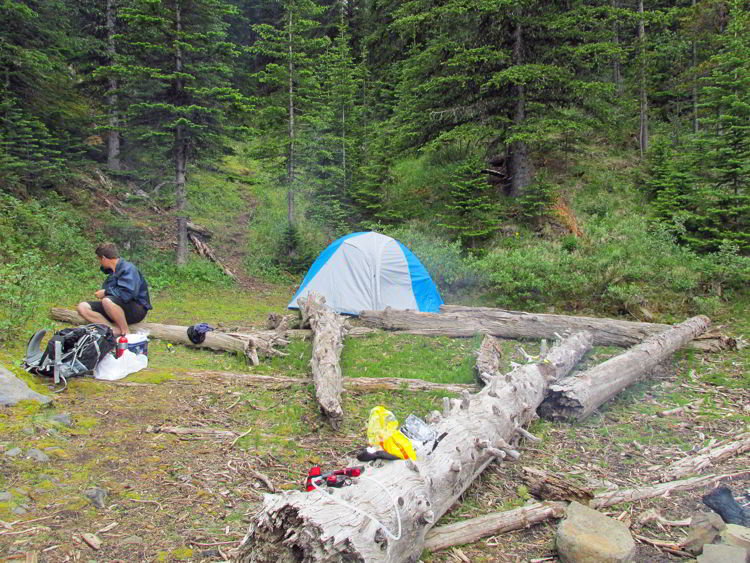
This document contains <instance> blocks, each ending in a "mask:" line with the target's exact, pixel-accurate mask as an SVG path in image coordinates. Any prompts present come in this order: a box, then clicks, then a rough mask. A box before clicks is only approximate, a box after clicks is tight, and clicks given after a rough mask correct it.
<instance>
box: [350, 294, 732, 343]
mask: <svg viewBox="0 0 750 563" xmlns="http://www.w3.org/2000/svg"><path fill="white" fill-rule="evenodd" d="M440 309H441V311H442V312H441V313H419V312H415V311H410V310H408V311H401V310H395V309H386V310H384V311H362V312H361V313H360V314H359V319H360V322H361V323H362V324H364V325H365V326H369V327H372V328H380V329H383V330H397V331H402V332H405V333H408V334H421V335H425V336H451V337H456V338H462V337H467V338H468V337H471V336H474V335H475V334H491V335H492V336H497V337H499V338H511V339H524V338H528V339H540V338H547V339H550V340H552V339H555V338H557V337H558V335H565V334H570V333H571V332H576V331H579V330H585V331H588V332H590V333H591V334H592V335H593V337H594V345H595V346H620V347H622V348H629V347H630V346H634V345H636V344H640V343H641V342H642V341H643V340H644V339H646V338H648V337H649V336H652V335H654V334H659V333H661V332H664V331H665V330H666V329H668V328H670V325H664V324H657V323H641V322H633V321H623V320H619V319H605V318H596V317H576V316H569V315H550V314H541V313H524V312H522V311H505V310H503V309H491V308H488V307H464V306H461V305H442V306H441V307H440ZM703 336H705V335H702V337H701V338H699V339H697V340H694V341H693V342H691V347H694V348H698V349H700V350H703V351H716V350H726V349H730V348H731V349H735V348H736V345H737V343H736V341H734V340H733V339H731V338H727V337H726V336H723V335H721V334H716V333H713V336H712V337H711V338H703Z"/></svg>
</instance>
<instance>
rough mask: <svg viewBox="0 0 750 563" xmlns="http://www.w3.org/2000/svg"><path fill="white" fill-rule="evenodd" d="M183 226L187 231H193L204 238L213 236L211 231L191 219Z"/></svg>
mask: <svg viewBox="0 0 750 563" xmlns="http://www.w3.org/2000/svg"><path fill="white" fill-rule="evenodd" d="M185 226H186V227H187V230H188V232H193V233H195V234H196V235H199V236H202V237H203V238H205V239H210V238H211V237H212V236H214V234H213V232H211V231H210V230H208V229H207V228H206V227H204V226H202V225H198V224H197V223H193V222H192V221H188V222H187V224H186V225H185Z"/></svg>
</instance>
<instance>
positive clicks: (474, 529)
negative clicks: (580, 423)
mask: <svg viewBox="0 0 750 563" xmlns="http://www.w3.org/2000/svg"><path fill="white" fill-rule="evenodd" d="M744 473H745V474H746V473H748V472H744ZM737 476H738V475H737V474H729V475H705V476H703V477H695V478H693V479H683V480H680V481H671V482H669V483H662V484H660V485H655V486H652V487H641V488H633V489H618V490H616V491H610V492H606V493H599V494H597V495H595V496H594V498H593V500H592V501H591V502H589V506H590V507H591V508H596V509H600V508H606V507H608V506H614V505H616V504H622V503H624V502H636V501H639V500H645V499H649V498H655V497H661V496H668V495H669V493H672V492H679V491H689V490H693V489H697V488H700V487H707V486H710V485H713V484H715V483H718V482H720V481H722V480H724V479H728V478H731V477H737ZM565 506H566V503H565V502H560V501H550V502H542V503H537V504H532V505H527V506H522V507H521V508H515V509H513V510H506V511H504V512H494V513H492V514H486V515H484V516H479V517H477V518H470V519H469V520H464V521H462V522H456V523H455V524H448V525H446V526H438V527H436V528H433V529H432V530H430V531H429V532H428V533H427V536H426V538H425V548H427V549H429V550H430V551H438V550H440V549H445V548H446V547H451V546H454V545H461V544H466V543H473V542H475V541H477V540H480V539H482V538H486V537H488V536H495V535H498V534H504V533H507V532H512V531H514V530H521V529H523V528H528V527H529V526H531V525H533V524H538V523H539V522H544V521H545V520H550V519H552V518H562V517H563V516H564V515H565Z"/></svg>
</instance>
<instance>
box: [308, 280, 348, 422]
mask: <svg viewBox="0 0 750 563" xmlns="http://www.w3.org/2000/svg"><path fill="white" fill-rule="evenodd" d="M297 303H298V304H299V308H300V311H301V312H302V318H303V319H304V320H305V321H306V323H308V322H309V324H310V327H311V328H312V331H313V339H312V358H311V359H310V367H311V368H312V377H313V383H314V384H315V399H316V400H317V401H318V405H319V406H320V411H321V412H322V413H323V416H325V417H326V418H327V419H328V421H329V422H330V423H331V426H332V427H333V429H334V430H338V429H339V427H340V426H341V423H342V422H343V420H344V410H343V409H342V408H341V391H342V390H343V384H342V376H341V365H340V364H339V358H340V357H341V349H342V348H343V347H344V336H346V331H347V323H346V322H345V319H344V318H343V317H342V316H341V315H339V314H338V313H336V312H335V311H334V310H333V309H331V308H330V307H329V306H328V305H326V299H325V297H323V296H322V295H320V294H318V293H315V292H313V291H311V292H310V293H308V294H307V297H306V298H305V299H299V300H298V301H297Z"/></svg>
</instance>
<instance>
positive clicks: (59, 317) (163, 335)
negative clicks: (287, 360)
mask: <svg viewBox="0 0 750 563" xmlns="http://www.w3.org/2000/svg"><path fill="white" fill-rule="evenodd" d="M50 317H51V318H53V319H54V320H56V321H62V322H65V323H72V324H78V325H80V324H86V323H87V321H86V320H85V319H84V318H83V317H81V316H80V315H79V314H78V313H76V312H75V311H71V310H69V309H60V308H57V307H54V308H52V309H51V310H50ZM108 324H109V326H111V327H112V328H115V325H114V324H111V323H108ZM128 328H129V330H130V331H131V332H144V333H147V334H148V335H149V336H150V337H152V338H159V339H161V340H166V341H168V342H175V343H177V344H184V345H185V346H190V347H193V348H209V349H211V350H224V351H226V352H237V353H239V354H243V355H244V356H245V357H247V358H248V360H249V361H250V363H252V364H253V365H258V364H259V363H260V357H273V356H283V355H285V354H284V353H283V352H280V351H279V350H276V346H286V345H287V344H289V341H288V340H287V339H286V337H285V334H284V333H283V332H276V331H274V330H263V331H259V332H254V333H243V334H233V333H226V332H218V331H212V332H207V333H206V339H205V340H204V341H203V342H202V343H201V344H193V343H192V342H191V341H190V338H188V335H187V329H188V327H186V326H179V325H165V324H159V323H146V322H142V323H136V324H132V325H129V326H128Z"/></svg>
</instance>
